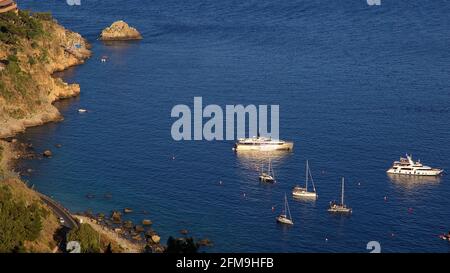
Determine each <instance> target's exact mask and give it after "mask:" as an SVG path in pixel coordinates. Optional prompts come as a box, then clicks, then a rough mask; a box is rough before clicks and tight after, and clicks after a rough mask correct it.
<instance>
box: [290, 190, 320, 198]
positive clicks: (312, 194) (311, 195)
mask: <svg viewBox="0 0 450 273" xmlns="http://www.w3.org/2000/svg"><path fill="white" fill-rule="evenodd" d="M292 196H294V197H295V198H308V199H317V193H315V192H308V191H301V192H292Z"/></svg>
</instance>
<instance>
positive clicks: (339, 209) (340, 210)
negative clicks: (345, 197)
mask: <svg viewBox="0 0 450 273" xmlns="http://www.w3.org/2000/svg"><path fill="white" fill-rule="evenodd" d="M328 212H331V213H344V214H350V213H352V209H350V208H342V207H332V208H329V209H328Z"/></svg>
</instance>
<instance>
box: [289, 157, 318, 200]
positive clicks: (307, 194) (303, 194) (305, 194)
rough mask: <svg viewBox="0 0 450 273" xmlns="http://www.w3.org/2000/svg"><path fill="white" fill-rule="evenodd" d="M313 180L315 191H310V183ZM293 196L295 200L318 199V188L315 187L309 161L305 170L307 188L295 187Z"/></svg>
mask: <svg viewBox="0 0 450 273" xmlns="http://www.w3.org/2000/svg"><path fill="white" fill-rule="evenodd" d="M309 180H311V184H312V187H313V188H312V189H313V191H308V182H309ZM292 195H293V196H294V197H295V198H308V199H317V192H316V186H315V185H314V179H313V177H312V174H311V169H310V168H309V163H308V160H306V169H305V187H304V188H303V187H300V186H298V185H297V186H295V187H294V188H293V189H292Z"/></svg>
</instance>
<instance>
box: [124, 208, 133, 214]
mask: <svg viewBox="0 0 450 273" xmlns="http://www.w3.org/2000/svg"><path fill="white" fill-rule="evenodd" d="M123 212H125V213H132V212H133V210H132V209H130V208H124V209H123Z"/></svg>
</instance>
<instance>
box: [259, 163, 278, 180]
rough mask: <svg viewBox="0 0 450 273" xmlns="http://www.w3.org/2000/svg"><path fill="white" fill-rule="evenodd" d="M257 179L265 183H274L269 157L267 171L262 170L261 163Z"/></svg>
mask: <svg viewBox="0 0 450 273" xmlns="http://www.w3.org/2000/svg"><path fill="white" fill-rule="evenodd" d="M259 180H260V181H261V182H266V183H275V173H274V171H273V167H272V162H271V161H270V159H269V166H268V168H267V172H264V165H261V174H260V175H259Z"/></svg>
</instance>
